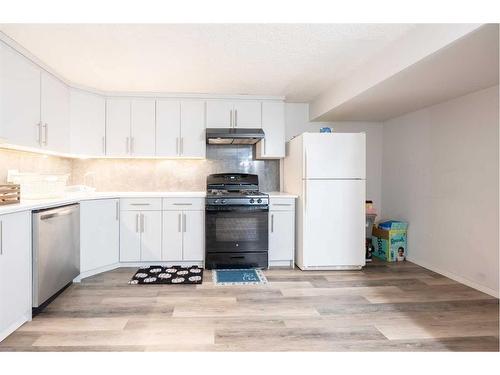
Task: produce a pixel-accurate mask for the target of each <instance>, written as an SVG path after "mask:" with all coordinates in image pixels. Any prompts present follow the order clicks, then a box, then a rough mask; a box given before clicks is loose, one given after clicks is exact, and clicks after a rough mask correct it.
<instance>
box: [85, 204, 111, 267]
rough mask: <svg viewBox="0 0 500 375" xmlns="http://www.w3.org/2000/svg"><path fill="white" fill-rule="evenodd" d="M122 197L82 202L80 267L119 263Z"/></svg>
mask: <svg viewBox="0 0 500 375" xmlns="http://www.w3.org/2000/svg"><path fill="white" fill-rule="evenodd" d="M119 214H120V211H119V200H118V199H103V200H92V201H82V202H81V203H80V270H81V272H86V271H90V270H94V269H96V268H100V267H104V266H108V265H111V264H114V263H118V261H119V257H120V245H119V244H120V242H119V240H120V220H119V219H120V217H119Z"/></svg>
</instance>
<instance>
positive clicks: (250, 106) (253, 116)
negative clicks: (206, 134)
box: [207, 100, 262, 128]
mask: <svg viewBox="0 0 500 375" xmlns="http://www.w3.org/2000/svg"><path fill="white" fill-rule="evenodd" d="M261 126H262V111H261V102H260V101H258V100H209V101H207V128H260V127H261Z"/></svg>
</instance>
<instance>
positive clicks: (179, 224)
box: [177, 214, 182, 232]
mask: <svg viewBox="0 0 500 375" xmlns="http://www.w3.org/2000/svg"><path fill="white" fill-rule="evenodd" d="M181 226H182V224H181V214H179V215H178V221H177V232H180V231H181Z"/></svg>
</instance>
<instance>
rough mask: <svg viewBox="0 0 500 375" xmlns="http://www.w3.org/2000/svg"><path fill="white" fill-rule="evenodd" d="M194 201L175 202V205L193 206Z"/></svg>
mask: <svg viewBox="0 0 500 375" xmlns="http://www.w3.org/2000/svg"><path fill="white" fill-rule="evenodd" d="M192 205H193V204H192V203H174V206H192Z"/></svg>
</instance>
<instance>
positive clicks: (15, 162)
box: [0, 149, 72, 184]
mask: <svg viewBox="0 0 500 375" xmlns="http://www.w3.org/2000/svg"><path fill="white" fill-rule="evenodd" d="M9 169H17V170H19V172H37V173H54V174H71V172H72V160H71V159H68V158H60V157H55V156H48V155H41V154H36V153H32V152H25V151H15V150H7V149H0V184H4V183H6V182H7V171H8V170H9Z"/></svg>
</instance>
